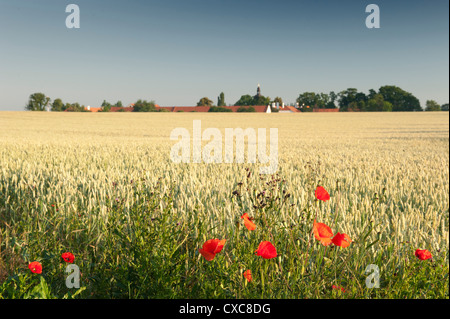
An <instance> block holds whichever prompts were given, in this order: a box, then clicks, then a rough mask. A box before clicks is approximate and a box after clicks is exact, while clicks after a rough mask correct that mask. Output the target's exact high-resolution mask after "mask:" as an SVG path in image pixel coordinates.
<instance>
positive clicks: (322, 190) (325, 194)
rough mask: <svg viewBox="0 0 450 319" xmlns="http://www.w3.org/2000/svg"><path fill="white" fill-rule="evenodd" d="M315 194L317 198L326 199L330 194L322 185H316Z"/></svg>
mask: <svg viewBox="0 0 450 319" xmlns="http://www.w3.org/2000/svg"><path fill="white" fill-rule="evenodd" d="M315 195H316V198H317V199H319V200H323V201H327V200H329V199H330V194H328V192H327V191H326V190H325V188H323V187H322V186H317V188H316V191H315Z"/></svg>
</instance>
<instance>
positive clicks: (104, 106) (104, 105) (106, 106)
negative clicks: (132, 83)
mask: <svg viewBox="0 0 450 319" xmlns="http://www.w3.org/2000/svg"><path fill="white" fill-rule="evenodd" d="M101 107H102V112H110V111H111V107H112V105H111V103H108V102H106V100H103V103H102V105H101Z"/></svg>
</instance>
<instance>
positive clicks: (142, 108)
mask: <svg viewBox="0 0 450 319" xmlns="http://www.w3.org/2000/svg"><path fill="white" fill-rule="evenodd" d="M133 112H157V110H156V106H155V101H150V102H148V101H146V100H141V99H139V100H138V101H136V103H134V109H133Z"/></svg>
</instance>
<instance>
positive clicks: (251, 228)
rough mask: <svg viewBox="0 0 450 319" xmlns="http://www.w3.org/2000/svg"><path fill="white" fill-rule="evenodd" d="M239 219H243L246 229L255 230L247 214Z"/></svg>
mask: <svg viewBox="0 0 450 319" xmlns="http://www.w3.org/2000/svg"><path fill="white" fill-rule="evenodd" d="M241 218H243V219H244V225H245V227H247V229H248V230H255V229H256V225H255V223H254V222H252V219H251V218H250V217H249V216H248V213H245V214H244V215H242V216H241Z"/></svg>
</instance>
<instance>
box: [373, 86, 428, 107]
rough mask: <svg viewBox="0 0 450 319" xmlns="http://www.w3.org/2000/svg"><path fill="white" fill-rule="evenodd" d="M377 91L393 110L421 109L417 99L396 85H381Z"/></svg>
mask: <svg viewBox="0 0 450 319" xmlns="http://www.w3.org/2000/svg"><path fill="white" fill-rule="evenodd" d="M378 93H379V94H381V95H383V98H384V100H385V101H387V102H389V103H391V104H392V111H394V112H412V111H423V109H422V107H421V106H420V102H419V100H418V99H417V98H416V97H415V96H414V95H412V94H411V93H409V92H406V91H404V90H402V89H401V88H399V87H397V86H393V85H386V86H382V87H380V89H379V90H378Z"/></svg>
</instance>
